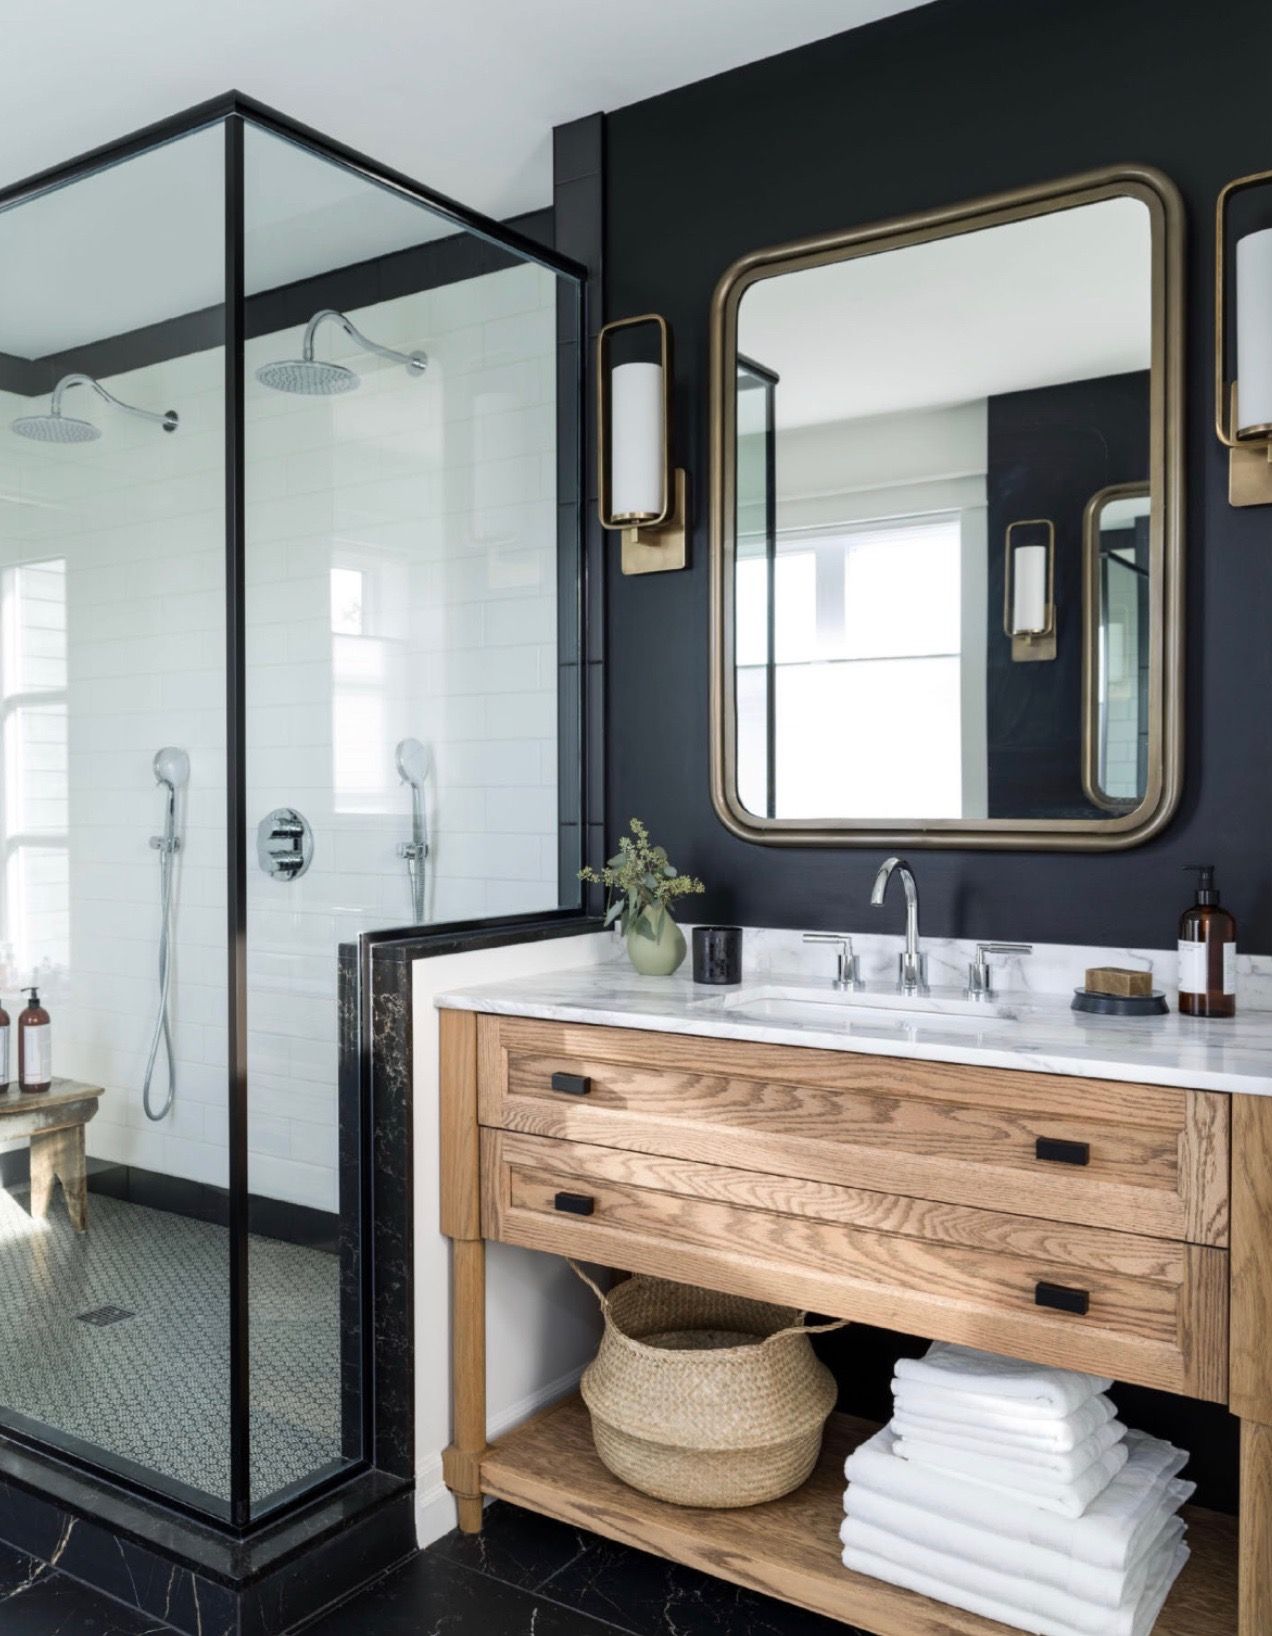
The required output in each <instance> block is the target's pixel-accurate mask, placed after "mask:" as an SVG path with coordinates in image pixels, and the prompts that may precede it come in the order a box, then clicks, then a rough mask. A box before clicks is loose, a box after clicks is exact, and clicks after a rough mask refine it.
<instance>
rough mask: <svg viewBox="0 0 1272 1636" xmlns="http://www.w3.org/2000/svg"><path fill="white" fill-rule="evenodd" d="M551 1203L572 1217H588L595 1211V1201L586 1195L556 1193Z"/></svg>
mask: <svg viewBox="0 0 1272 1636" xmlns="http://www.w3.org/2000/svg"><path fill="white" fill-rule="evenodd" d="M553 1202H554V1204H555V1205H556V1208H557V1209H558V1210H565V1211H567V1212H568V1214H570V1215H572V1216H590V1215H591V1214H592V1212H593V1210H595V1209H596V1200H595V1199H594V1198H592V1197H591V1195H590V1194H588V1193H558V1194H557V1196H556V1198H555V1199H554V1201H553Z"/></svg>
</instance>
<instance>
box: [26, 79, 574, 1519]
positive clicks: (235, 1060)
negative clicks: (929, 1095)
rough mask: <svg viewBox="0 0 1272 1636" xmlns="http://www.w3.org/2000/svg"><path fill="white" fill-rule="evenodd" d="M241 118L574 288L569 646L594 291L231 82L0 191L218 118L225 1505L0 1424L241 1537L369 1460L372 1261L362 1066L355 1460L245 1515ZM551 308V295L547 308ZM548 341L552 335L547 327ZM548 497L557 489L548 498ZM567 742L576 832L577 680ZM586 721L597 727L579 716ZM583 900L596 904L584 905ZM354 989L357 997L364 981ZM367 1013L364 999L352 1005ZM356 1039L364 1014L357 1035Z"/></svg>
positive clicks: (554, 918) (87, 166)
mask: <svg viewBox="0 0 1272 1636" xmlns="http://www.w3.org/2000/svg"><path fill="white" fill-rule="evenodd" d="M249 124H250V125H253V126H255V127H257V128H258V129H260V130H263V131H266V132H268V133H270V134H271V135H273V136H276V137H279V138H282V139H283V140H286V141H288V142H291V143H293V144H294V145H295V146H297V147H300V148H303V149H305V150H307V151H308V152H310V153H312V154H313V155H314V156H315V157H316V158H319V159H325V160H328V161H330V162H331V163H333V164H337V165H340V166H341V167H343V168H344V169H346V170H349V171H352V172H354V173H356V174H358V175H360V176H362V177H363V178H365V180H366V181H368V182H369V183H372V184H374V185H376V186H379V187H381V188H383V189H386V190H387V191H389V192H394V193H397V194H399V195H401V196H402V197H403V198H404V199H407V200H409V201H412V202H414V203H417V204H419V205H421V206H424V207H426V208H427V209H428V210H430V211H432V212H433V213H434V214H435V215H439V216H442V217H444V218H446V219H448V220H450V221H451V222H453V223H454V225H455V227H456V228H457V229H458V230H461V231H464V232H469V233H473V234H476V235H478V236H480V237H481V238H484V239H486V240H488V241H489V242H491V243H492V244H494V245H497V246H499V247H500V248H503V249H507V250H510V251H513V252H515V253H516V254H517V255H519V256H521V257H522V258H523V259H525V260H526V261H530V262H534V263H536V264H538V265H539V266H542V267H544V268H546V269H548V270H549V271H551V272H552V273H554V274H556V275H558V276H560V277H562V278H564V279H566V280H568V281H569V282H570V283H571V284H573V285H574V286H575V287H576V291H577V300H576V301H575V303H574V310H575V312H576V314H577V319H576V322H577V335H576V354H575V356H576V360H577V366H576V370H575V376H576V378H575V382H574V386H575V393H576V405H575V413H573V414H572V415H571V416H570V417H569V418H570V424H571V425H572V426H573V427H575V429H576V430H575V441H576V444H577V446H578V447H577V483H576V489H575V493H576V497H577V510H578V519H579V524H578V531H577V532H578V541H577V561H578V563H579V572H578V576H577V580H578V583H577V585H576V587H575V591H574V595H573V601H574V605H575V606H574V614H575V617H576V619H577V623H576V626H575V629H576V632H577V637H576V641H577V643H578V646H579V650H580V652H581V648H582V642H583V634H584V633H583V618H584V613H583V610H584V608H585V606H586V596H585V586H584V583H583V576H584V572H585V567H584V564H585V552H584V548H583V512H584V506H585V503H586V495H587V489H586V484H585V481H584V466H583V442H584V440H583V438H582V436H581V435H580V434H581V428H582V425H583V412H584V410H583V405H584V403H585V397H584V393H583V376H584V373H585V369H586V337H587V334H588V322H587V303H588V300H589V297H592V298H593V299H595V293H594V292H590V291H589V289H588V281H587V270H586V268H584V267H583V266H582V265H580V264H579V263H578V262H576V261H573V260H571V259H570V258H569V257H568V256H563V255H560V254H558V253H557V252H555V251H554V250H552V249H549V248H548V247H547V246H545V245H543V244H542V243H540V242H538V241H537V240H535V239H532V238H529V237H527V236H526V235H525V234H523V233H520V232H518V231H517V230H516V229H514V228H510V227H507V226H505V225H504V224H502V223H500V222H498V221H495V220H494V219H492V218H490V217H488V216H484V215H482V214H481V213H480V212H479V211H475V210H471V209H469V208H468V207H467V206H466V205H463V204H460V203H459V202H458V201H457V200H455V199H451V198H448V197H447V196H446V195H445V194H442V193H439V192H437V191H436V190H435V189H433V188H430V187H427V186H425V185H424V184H423V183H422V182H417V181H415V180H414V179H413V178H411V177H409V176H406V175H404V174H403V173H402V172H401V171H398V170H395V169H393V168H391V167H390V166H387V165H381V164H379V163H377V162H376V161H375V160H373V159H370V158H369V157H367V155H365V154H362V153H359V152H358V151H357V150H356V149H353V148H350V147H347V146H346V145H345V144H343V143H341V142H337V141H335V140H333V139H332V138H330V137H328V136H324V135H323V134H322V133H321V132H319V131H316V130H314V129H312V128H311V127H309V126H307V125H304V124H302V123H300V122H299V121H297V120H293V119H289V118H288V117H287V116H286V115H284V114H281V113H279V112H278V111H277V110H276V109H273V108H270V107H267V106H266V105H265V104H264V103H260V102H257V101H256V100H255V99H254V98H252V97H249V96H245V95H244V94H243V93H242V92H239V91H228V92H226V93H225V94H224V95H222V96H219V97H214V98H212V99H210V100H209V101H207V102H202V103H199V104H197V105H195V106H194V107H191V108H188V109H186V110H184V111H183V112H181V113H178V114H175V115H173V116H171V117H170V118H168V119H164V120H160V121H158V122H157V123H155V124H152V125H148V126H145V127H144V128H142V129H141V130H138V131H135V132H133V133H131V134H130V135H128V136H125V137H122V138H120V139H119V140H118V141H115V142H110V143H106V144H104V145H103V146H101V147H98V148H94V149H92V150H90V151H89V152H87V153H85V154H81V155H80V156H79V157H77V158H75V159H72V160H68V161H67V162H65V163H63V164H60V165H55V166H52V167H50V168H49V169H46V170H44V171H40V172H38V173H37V174H36V175H34V176H30V177H28V178H26V179H25V180H23V181H21V182H17V183H13V184H11V185H9V186H7V187H3V188H0V211H3V210H8V209H10V208H11V207H13V206H16V205H20V204H22V203H25V202H27V201H29V200H30V199H32V198H34V197H36V196H38V195H40V194H42V193H47V192H49V191H51V190H53V189H55V188H60V187H65V186H68V185H70V184H72V183H74V182H77V181H81V180H83V179H84V178H85V177H87V176H90V175H92V174H93V173H94V172H96V171H100V170H104V169H106V168H108V167H111V166H115V165H119V164H122V163H124V162H126V161H127V160H129V159H133V158H137V157H139V156H140V155H141V154H143V153H146V152H148V151H150V150H151V149H154V148H158V147H162V146H164V145H166V144H168V143H170V142H173V141H176V140H179V139H180V138H182V137H186V136H191V135H193V134H194V133H195V132H197V131H200V130H207V129H211V128H214V127H215V126H217V125H222V126H223V127H224V135H225V173H224V210H225V215H224V227H225V291H224V295H225V327H224V357H225V632H226V655H225V657H226V736H227V743H226V790H227V812H226V820H227V857H226V866H227V886H228V890H227V903H228V923H227V944H228V972H227V977H228V983H227V994H228V1006H227V1035H228V1063H229V1081H228V1091H229V1119H228V1127H229V1128H228V1150H229V1189H228V1190H229V1215H228V1227H229V1254H230V1278H229V1296H230V1300H229V1310H230V1323H229V1346H230V1405H229V1408H230V1427H229V1432H230V1501H229V1505H228V1507H227V1508H226V1511H225V1512H224V1513H219V1512H217V1511H215V1510H212V1509H210V1508H209V1507H208V1506H207V1505H205V1504H204V1503H202V1501H201V1500H200V1499H196V1498H195V1497H194V1496H191V1498H190V1499H189V1500H188V1501H185V1500H182V1499H181V1498H178V1497H176V1488H177V1486H178V1485H166V1484H165V1485H163V1486H158V1485H155V1486H152V1485H150V1484H148V1483H147V1482H146V1480H145V1474H144V1473H141V1472H140V1471H138V1472H136V1473H135V1475H134V1476H133V1478H132V1479H131V1480H130V1479H128V1478H125V1477H122V1476H121V1473H120V1470H119V1469H118V1467H116V1466H114V1465H109V1466H108V1465H104V1464H102V1463H101V1462H100V1461H98V1460H94V1458H93V1457H92V1452H91V1450H90V1449H89V1448H88V1447H87V1446H85V1445H79V1444H78V1440H77V1439H73V1438H69V1437H67V1438H59V1439H58V1441H57V1442H56V1443H53V1442H46V1441H45V1440H44V1439H42V1438H41V1436H40V1434H39V1431H38V1429H36V1428H35V1427H34V1426H29V1427H28V1426H22V1427H16V1426H13V1425H11V1424H6V1425H4V1426H3V1427H2V1428H0V1430H2V1431H3V1434H4V1435H5V1436H6V1437H11V1438H12V1439H13V1440H14V1441H15V1442H17V1443H20V1444H24V1445H25V1446H27V1447H31V1448H34V1449H36V1450H38V1451H41V1452H45V1451H47V1452H50V1453H52V1454H54V1455H55V1457H56V1458H57V1459H59V1460H63V1461H66V1460H69V1461H70V1462H71V1463H72V1464H74V1465H78V1466H82V1467H85V1468H87V1469H88V1470H90V1471H92V1472H94V1473H96V1474H97V1475H101V1476H106V1477H107V1478H108V1479H110V1480H111V1481H112V1482H121V1483H123V1484H124V1486H126V1487H131V1488H134V1489H136V1490H138V1491H140V1492H142V1493H144V1494H145V1495H146V1497H147V1498H149V1499H152V1500H155V1499H157V1500H159V1501H160V1502H161V1503H162V1504H164V1505H165V1506H169V1507H172V1508H173V1509H175V1510H178V1511H184V1512H187V1513H189V1514H191V1515H193V1516H195V1517H197V1518H198V1519H199V1520H200V1521H201V1522H205V1523H211V1524H212V1525H214V1526H217V1527H219V1528H221V1529H224V1530H226V1531H228V1532H229V1533H231V1534H233V1535H236V1536H246V1535H248V1534H250V1533H252V1532H253V1531H254V1530H255V1529H257V1528H259V1527H261V1526H263V1525H264V1524H265V1523H267V1522H268V1523H271V1524H272V1523H276V1522H277V1521H278V1520H279V1519H280V1517H281V1516H282V1515H283V1514H284V1513H285V1512H286V1511H288V1510H291V1509H293V1508H295V1507H296V1506H298V1505H299V1504H301V1503H305V1504H308V1503H310V1502H312V1501H313V1500H315V1499H316V1498H318V1497H319V1496H321V1495H322V1494H324V1493H327V1492H328V1491H330V1490H332V1489H334V1488H336V1487H338V1486H340V1485H341V1484H342V1483H344V1482H347V1481H350V1480H351V1479H353V1478H355V1477H357V1476H358V1475H359V1474H360V1473H362V1472H365V1471H366V1470H367V1469H368V1467H369V1466H370V1464H371V1458H370V1451H372V1450H373V1448H374V1439H373V1418H374V1413H375V1402H374V1397H375V1393H374V1371H373V1368H372V1364H373V1352H372V1340H371V1336H372V1330H373V1322H372V1313H371V1298H372V1293H373V1278H374V1268H373V1266H372V1262H371V1251H372V1246H373V1233H372V1219H371V1212H372V1207H373V1202H374V1201H373V1198H372V1191H371V1187H370V1185H369V1184H370V1164H369V1147H370V1135H371V1127H370V1113H371V1107H370V1084H369V1076H368V1074H367V1073H366V1072H363V1073H361V1075H360V1084H361V1105H360V1124H361V1130H360V1156H361V1177H362V1180H361V1186H360V1189H359V1215H360V1219H359V1247H360V1259H361V1268H360V1271H361V1278H360V1297H361V1309H362V1320H361V1329H362V1334H363V1336H364V1345H363V1383H362V1386H363V1389H362V1392H361V1403H362V1418H363V1426H362V1434H363V1435H362V1458H361V1459H359V1460H358V1461H353V1462H348V1463H347V1464H345V1465H344V1466H343V1468H342V1469H341V1470H340V1471H338V1472H335V1473H333V1474H330V1475H328V1476H326V1477H325V1478H319V1479H317V1480H316V1481H314V1482H313V1483H312V1484H309V1485H304V1484H301V1485H295V1486H294V1487H293V1488H292V1489H291V1490H289V1491H288V1492H287V1495H286V1498H285V1502H283V1503H279V1504H276V1505H273V1506H271V1508H270V1509H268V1510H256V1511H254V1510H253V1506H252V1498H251V1369H250V1350H249V1348H250V1321H251V1312H250V1299H251V1295H250V1284H249V1271H248V1238H249V1220H248V1216H249V1199H248V1182H249V1164H250V1158H249V1148H248V1074H247V1009H248V996H247V863H248V843H247V787H246V772H247V768H246V707H247V700H246V687H245V680H246V673H245V641H244V633H245V622H244V613H245V610H244V568H245V559H246V548H247V539H246V512H245V498H244V497H245V479H246V428H245V394H244V384H245V365H244V343H245V340H246V308H247V298H246V290H245V278H246V265H245V223H244V133H245V129H246V126H247V125H249ZM558 310H560V303H558ZM558 339H559V333H558ZM558 498H559V497H558ZM578 708H579V721H578V731H579V746H578V756H577V763H578V797H577V800H578V805H577V819H578V824H579V832H580V834H581V835H586V834H587V833H588V830H587V823H588V817H589V814H588V812H587V799H588V788H589V781H588V747H589V742H590V741H594V740H595V737H596V734H595V732H594V731H590V730H589V723H588V722H587V720H586V711H587V689H586V688H584V687H582V686H580V687H579V704H578ZM591 725H592V727H594V726H595V724H591ZM593 907H594V906H593ZM528 921H535V922H537V923H540V924H543V923H552V924H556V925H559V926H561V927H562V928H565V927H568V926H569V925H570V923H572V922H575V921H577V922H578V923H579V925H580V927H588V926H591V925H592V924H593V923H594V921H593V920H592V919H590V918H589V915H588V911H587V909H586V908H585V907H584V906H583V904H582V903H580V905H579V906H578V907H576V908H562V909H558V910H555V911H548V912H547V913H546V914H541V915H536V916H512V917H506V919H505V922H504V923H505V924H507V925H508V926H509V927H510V928H512V927H516V926H518V925H519V924H520V923H521V922H528ZM499 924H500V922H499V921H486V922H480V923H476V922H475V923H470V924H466V925H465V926H463V927H458V926H456V927H437V928H430V931H431V932H433V931H435V932H439V933H444V932H451V931H453V932H456V933H468V932H470V931H471V932H475V931H478V930H479V929H480V930H483V931H486V932H489V931H491V930H492V929H493V928H494V927H496V926H498V925H499ZM418 935H419V928H399V929H395V930H389V931H380V932H375V933H372V934H367V935H365V936H364V937H363V938H362V939H361V940H360V941H361V943H362V945H363V949H362V957H361V958H360V959H359V962H358V964H359V967H360V974H361V975H362V976H363V978H364V980H365V974H366V972H367V971H368V970H369V965H368V962H367V956H368V954H369V949H370V947H371V946H372V945H373V944H378V943H380V942H382V941H392V940H397V939H407V938H410V937H412V936H418ZM359 986H360V988H361V989H363V993H364V995H365V987H364V982H360V984H359ZM364 1009H365V1007H364ZM359 1033H360V1037H361V1038H362V1039H363V1040H364V1042H365V1040H366V1033H367V1030H366V1025H365V1021H364V1022H363V1024H362V1026H361V1027H360V1030H359Z"/></svg>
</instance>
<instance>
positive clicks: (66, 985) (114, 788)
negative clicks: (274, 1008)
mask: <svg viewBox="0 0 1272 1636" xmlns="http://www.w3.org/2000/svg"><path fill="white" fill-rule="evenodd" d="M223 155H224V133H223V130H222V128H221V127H220V126H219V125H217V126H211V127H208V128H205V129H203V130H200V131H196V132H195V133H194V134H191V135H186V136H184V137H181V138H180V139H177V140H172V141H170V142H167V143H165V144H163V145H160V146H155V147H152V148H150V149H149V150H148V151H145V152H142V153H139V154H137V155H136V156H135V157H133V158H131V159H128V160H126V161H125V162H123V163H116V164H111V165H103V166H100V167H97V168H88V169H86V171H85V172H84V173H82V174H81V175H79V176H78V177H77V178H76V179H74V180H71V181H67V182H65V183H64V185H61V186H55V187H48V188H45V189H42V190H39V191H36V192H34V193H32V194H31V195H29V196H27V197H25V198H22V199H20V200H18V201H17V202H15V203H12V204H10V205H9V206H8V207H7V208H5V209H3V210H0V736H2V740H3V768H2V776H0V849H2V857H0V1001H2V1002H3V1004H4V1007H5V1009H6V1010H7V1011H8V1012H9V1014H10V1016H12V1017H13V1018H15V1020H16V1017H17V1014H18V1012H19V1010H20V1009H21V1006H22V1004H23V990H24V989H25V988H26V987H27V986H28V985H31V984H36V985H38V987H39V991H40V998H41V1001H42V1003H43V1005H44V1006H45V1007H46V1008H47V1009H48V1011H49V1013H50V1015H51V1019H52V1023H51V1027H52V1071H53V1076H54V1078H53V1084H52V1089H51V1091H50V1092H48V1093H37V1094H33V1095H24V1094H23V1092H22V1091H21V1090H20V1089H19V1088H18V1087H17V1086H16V1085H13V1086H11V1088H8V1089H2V1090H0V1183H2V1184H3V1185H2V1187H0V1425H2V1426H3V1429H4V1430H5V1431H6V1432H8V1433H10V1434H14V1435H17V1436H19V1437H27V1438H33V1439H37V1440H38V1441H40V1442H42V1443H45V1444H51V1445H53V1446H54V1447H55V1448H57V1449H58V1450H59V1451H61V1452H62V1453H65V1454H69V1455H71V1456H72V1457H75V1458H78V1459H82V1460H86V1461H89V1462H91V1463H93V1464H95V1465H98V1466H101V1467H104V1468H106V1469H107V1470H108V1471H109V1472H111V1473H112V1474H114V1475H116V1476H122V1477H125V1478H134V1479H136V1480H138V1481H139V1482H142V1483H143V1484H144V1485H145V1486H146V1487H147V1488H149V1489H152V1490H157V1491H159V1492H160V1493H163V1494H165V1495H168V1496H171V1497H175V1498H177V1499H179V1500H182V1501H184V1502H186V1503H188V1504H190V1505H193V1506H196V1507H198V1508H199V1509H201V1510H203V1511H207V1512H211V1513H212V1514H213V1515H226V1514H227V1513H228V1505H229V1497H230V1486H229V1484H230V1464H229V1446H230V1419H231V1416H230V1380H229V1359H230V1308H229V1259H228V1248H227V1246H228V1232H227V1212H226V1203H225V1201H226V1193H225V1189H226V1186H227V1183H228V1180H229V1174H228V1163H227V1151H228V1150H227V1142H226V1112H227V1095H226V959H227V954H226V914H225V902H226V898H225V856H226V823H225V797H226V777H225V752H226V737H225V690H226V663H225V652H226V647H225V567H224V564H225V500H224V496H225V297H224V268H225V249H224V213H225V212H224V157H223ZM13 1056H14V1053H11V1062H12V1058H13ZM14 1071H15V1073H16V1064H14ZM72 1086H79V1087H81V1090H80V1091H79V1092H76V1091H74V1090H72V1089H71V1087H72ZM98 1088H100V1097H96V1096H95V1095H94V1094H93V1093H94V1092H95V1091H96V1090H97V1089H98ZM77 1095H80V1096H87V1098H88V1101H87V1106H88V1108H89V1110H90V1111H91V1110H92V1109H94V1108H95V1110H96V1111H95V1113H94V1115H93V1117H92V1118H91V1119H90V1120H89V1122H88V1123H87V1126H86V1127H85V1126H83V1125H77V1126H73V1127H72V1129H71V1131H70V1132H69V1133H66V1134H65V1145H66V1146H67V1147H69V1148H70V1150H71V1151H70V1153H69V1155H68V1154H67V1153H65V1152H63V1153H62V1155H61V1158H60V1162H59V1170H60V1174H61V1178H62V1183H63V1185H62V1186H55V1187H54V1189H53V1193H52V1197H51V1200H50V1201H49V1202H48V1204H47V1210H46V1208H45V1201H44V1198H43V1188H42V1184H41V1173H42V1166H43V1165H45V1164H46V1163H47V1162H48V1159H49V1143H51V1142H53V1141H54V1140H56V1139H54V1138H47V1139H46V1138H42V1137H41V1134H40V1129H41V1127H55V1126H56V1125H57V1124H58V1122H59V1120H60V1118H61V1117H63V1115H64V1114H67V1110H69V1109H73V1108H74V1106H75V1097H76V1096H77ZM82 1105H83V1104H81V1106H82ZM68 1116H69V1115H68ZM80 1131H83V1132H84V1134H85V1136H86V1142H87V1164H86V1170H87V1187H88V1190H87V1196H86V1198H84V1197H83V1196H82V1195H81V1196H80V1197H79V1198H78V1199H77V1196H76V1195H77V1188H76V1183H75V1177H74V1174H73V1172H74V1169H75V1164H76V1154H75V1151H74V1150H75V1147H76V1145H77V1144H78V1141H79V1132H80ZM68 1171H70V1172H72V1174H70V1175H69V1176H68ZM68 1183H69V1185H68ZM81 1209H82V1211H83V1215H82V1216H80V1214H79V1212H80V1210H81ZM77 1217H79V1219H78V1220H77V1219H76V1218H77ZM81 1223H82V1228H83V1230H77V1228H78V1227H79V1226H80V1225H81Z"/></svg>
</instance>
